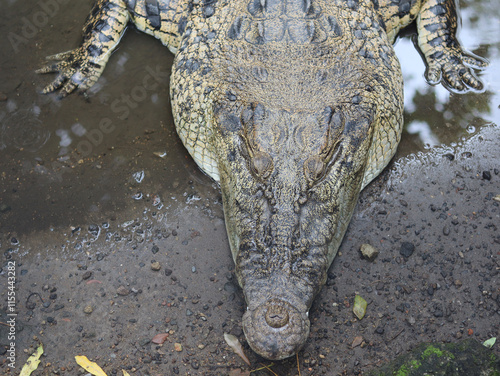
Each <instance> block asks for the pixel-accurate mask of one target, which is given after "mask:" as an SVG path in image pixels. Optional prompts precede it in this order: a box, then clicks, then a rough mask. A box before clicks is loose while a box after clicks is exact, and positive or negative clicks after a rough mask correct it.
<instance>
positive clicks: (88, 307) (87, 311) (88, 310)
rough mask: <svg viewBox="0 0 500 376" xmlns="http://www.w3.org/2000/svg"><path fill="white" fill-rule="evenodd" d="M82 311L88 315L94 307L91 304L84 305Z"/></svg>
mask: <svg viewBox="0 0 500 376" xmlns="http://www.w3.org/2000/svg"><path fill="white" fill-rule="evenodd" d="M83 312H85V313H86V314H88V315H90V314H91V313H92V312H94V308H92V306H91V305H88V306H85V308H84V309H83Z"/></svg>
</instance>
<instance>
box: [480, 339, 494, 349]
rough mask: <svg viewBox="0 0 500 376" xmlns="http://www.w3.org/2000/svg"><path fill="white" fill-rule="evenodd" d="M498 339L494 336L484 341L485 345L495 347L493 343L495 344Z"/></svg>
mask: <svg viewBox="0 0 500 376" xmlns="http://www.w3.org/2000/svg"><path fill="white" fill-rule="evenodd" d="M496 341H497V337H492V338H490V339H488V340H486V341H484V342H483V346H485V347H487V348H489V349H491V348H492V347H493V345H494V344H495V342H496Z"/></svg>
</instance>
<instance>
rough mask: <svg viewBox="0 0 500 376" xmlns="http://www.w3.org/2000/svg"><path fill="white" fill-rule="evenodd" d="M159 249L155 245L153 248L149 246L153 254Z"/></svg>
mask: <svg viewBox="0 0 500 376" xmlns="http://www.w3.org/2000/svg"><path fill="white" fill-rule="evenodd" d="M159 250H160V248H158V246H157V245H154V246H153V248H151V252H153V255H156V254H157V253H158V251H159Z"/></svg>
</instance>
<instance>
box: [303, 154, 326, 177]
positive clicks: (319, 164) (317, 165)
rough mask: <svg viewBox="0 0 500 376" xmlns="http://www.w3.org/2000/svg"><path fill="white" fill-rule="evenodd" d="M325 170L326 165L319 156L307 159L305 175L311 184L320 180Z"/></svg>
mask: <svg viewBox="0 0 500 376" xmlns="http://www.w3.org/2000/svg"><path fill="white" fill-rule="evenodd" d="M324 170H325V163H324V162H323V161H322V160H321V158H320V157H319V156H318V155H313V156H311V157H309V158H307V160H306V162H305V163H304V174H305V175H306V178H307V180H309V182H311V183H312V182H314V181H316V180H318V179H319V178H320V177H321V176H322V175H323V172H324Z"/></svg>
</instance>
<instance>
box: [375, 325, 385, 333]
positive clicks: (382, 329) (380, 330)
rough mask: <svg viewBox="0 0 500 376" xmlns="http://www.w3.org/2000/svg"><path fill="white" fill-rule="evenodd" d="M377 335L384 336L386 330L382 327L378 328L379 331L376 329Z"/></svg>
mask: <svg viewBox="0 0 500 376" xmlns="http://www.w3.org/2000/svg"><path fill="white" fill-rule="evenodd" d="M375 333H377V334H384V328H383V327H382V326H377V329H375Z"/></svg>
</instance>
